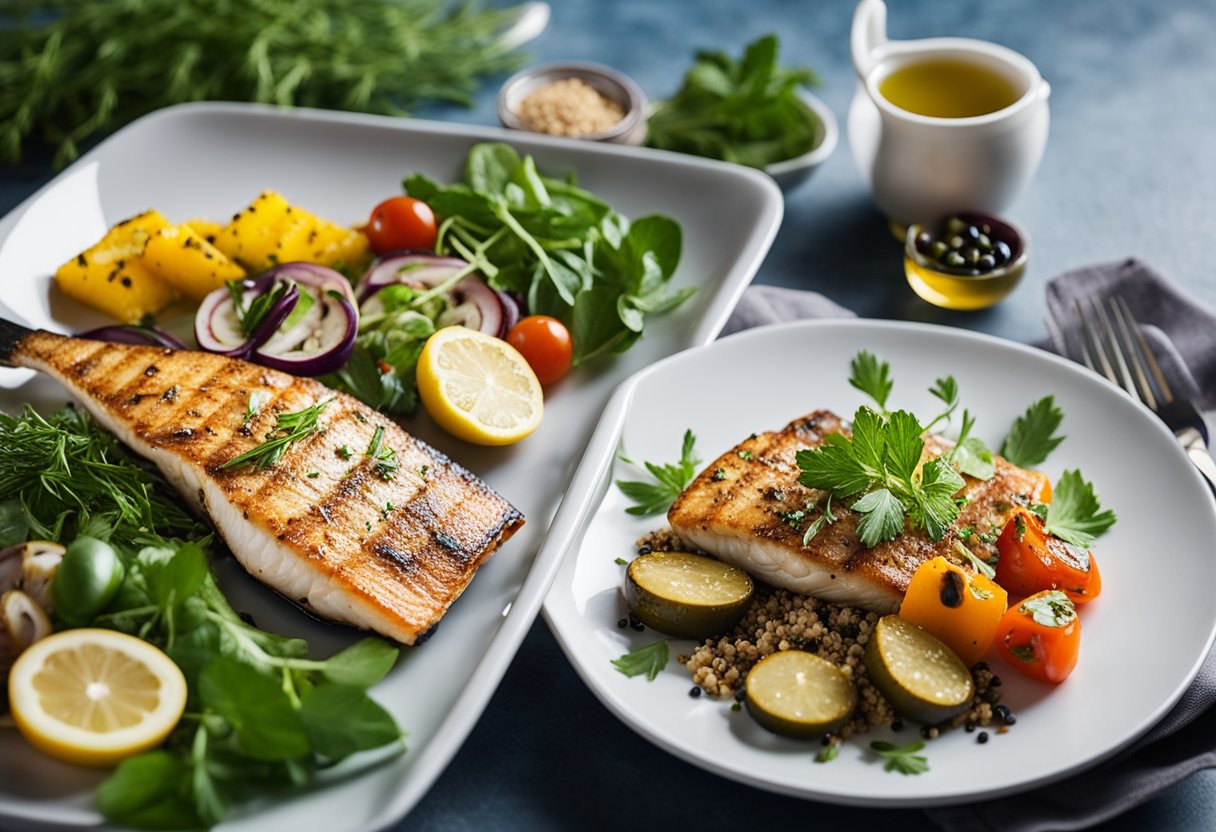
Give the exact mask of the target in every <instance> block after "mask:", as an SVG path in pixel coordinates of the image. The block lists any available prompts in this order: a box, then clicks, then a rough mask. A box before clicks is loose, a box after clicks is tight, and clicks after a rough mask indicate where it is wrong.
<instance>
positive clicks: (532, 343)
mask: <svg viewBox="0 0 1216 832" xmlns="http://www.w3.org/2000/svg"><path fill="white" fill-rule="evenodd" d="M507 343H508V344H510V345H511V346H513V347H515V349H517V350H519V352H520V354H521V355H522V356H523V357H524V359H525V360H527V362H528V366H530V367H531V368H532V372H534V373H536V377H537V378H538V379H540V383H541V384H552V383H553V382H555V381H557V380H558V379H559V378H561V377H562V376H564V375H565V374H566V373H568V372H570V361H571V359H572V358H573V356H574V342H573V341H572V340H570V330H568V329H566V327H565V325H564V324H563V323H562V322H561V321H559V320H557V319H556V318H550V317H549V316H548V315H529V316H528V317H526V318H524V319H523V320H521V321H520V322H519V323H517V324H516V325H515V326H513V327H511V331H510V332H508V333H507Z"/></svg>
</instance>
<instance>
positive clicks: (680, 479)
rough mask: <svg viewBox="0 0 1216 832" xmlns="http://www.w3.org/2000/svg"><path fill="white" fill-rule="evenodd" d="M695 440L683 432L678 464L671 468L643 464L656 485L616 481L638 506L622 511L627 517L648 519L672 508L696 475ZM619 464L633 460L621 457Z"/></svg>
mask: <svg viewBox="0 0 1216 832" xmlns="http://www.w3.org/2000/svg"><path fill="white" fill-rule="evenodd" d="M696 444H697V437H696V435H695V434H693V432H692V431H691V430H686V431H684V441H683V443H681V446H680V461H679V462H678V463H676V464H674V465H672V464H665V465H659V464H657V463H654V462H645V463H643V464H644V465H645V466H646V470H647V471H649V472H650V475H651V476H652V477H654V479H655V482H643V481H640V480H617V481H616V485H617V488H619V489H621V492H622V493H623V494H624V495H625V496H626V497H628V498H629V499H631V500H633V501H634V502H635V503H637V505H633V506H630V507H629V508H627V509H625V511H626V512H628V513H629V514H636V515H641V516H645V515H649V514H662V513H663V512H665V511H667V509H669V508H671V504H672V503H674V502H675V500H676V498H677V497H679V496H680V493H681V492H682V491H683V490H684V489H685V488H687V487H688V484H689V483H690V482H692V478H693V477H695V476H696V474H697V466H698V465H700V464H701V460H699V459H697V449H696ZM621 461H623V462H627V463H629V464H636V463H634V462H633V460H631V459H628V458H626V457H621Z"/></svg>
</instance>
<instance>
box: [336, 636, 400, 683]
mask: <svg viewBox="0 0 1216 832" xmlns="http://www.w3.org/2000/svg"><path fill="white" fill-rule="evenodd" d="M399 652H400V651H399V650H398V649H397V648H396V647H393V646H392V645H390V644H389V643H388V642H387V641H384V640H382V639H378V638H365V639H363V640H362V641H357V642H355V643H354V644H352V645H351V646H350V647H347V648H346V649H345V650H343V651H342V652H341V653H337V654H335V655H334V656H331V657H330V659H329V660H328V661H327V662H325V668H324V669H323V670H322V673H324V674H325V678H326V679H328V680H330V681H331V682H337V683H338V684H340V685H357V686H359V687H364V688H366V687H371V686H372V685H374V684H376V683H377V682H379V681H380V680H381V679H383V678H384V677H385V675H386V674H387V673H388V672H389V671H390V670H392V669H393V664H394V663H396V661H397V655H398V653H399Z"/></svg>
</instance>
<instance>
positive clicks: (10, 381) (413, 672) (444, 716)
mask: <svg viewBox="0 0 1216 832" xmlns="http://www.w3.org/2000/svg"><path fill="white" fill-rule="evenodd" d="M481 141H508V142H510V143H511V144H513V145H514V146H515V147H516V148H517V149H519V150H520V151H521V152H525V153H531V154H533V155H534V156H535V157H536V160H537V165H538V167H539V168H540V169H541V171H542V172H544V173H547V174H549V175H552V176H559V177H560V176H565V175H566V174H567V173H570V172H575V173H576V174H577V176H578V181H579V183H580V184H581V185H583V186H585V187H587V188H589V189H590V190H592V191H593V192H595V193H596V194H597V195H599V196H601V197H603V198H604V199H605V200H607V201H608V202H609V203H611V204H612V205H613V206H614V207H615V208H616V209H617V210H619V211H620V212H621V213H623V214H624V215H626V216H628V217H638V216H642V215H644V214H649V213H654V212H659V213H665V214H670V215H671V216H673V217H674V218H675V219H676V220H677V221H679V223H680V224H681V225H682V226H683V229H684V256H683V259H682V260H681V263H680V267H679V270H678V271H677V273H676V277H675V280H674V281H673V285H676V286H688V285H692V286H697V287H698V288H699V291H698V292H697V294H696V295H695V296H694V297H693V298H692V299H691V300H690V301H689V302H688V303H687V304H685V305H684V306H683V307H681V308H680V309H678V310H676V311H675V312H673V313H671V314H669V315H666V316H660V317H653V318H651V319H649V320H648V321H647V325H646V332H645V335H644V337H643V338H642V340H641V341H639V342H638V343H637V344H636V345H635V346H634V347H633V349H631V350H630V351H629V352H628V353H626V354H624V355H622V356H618V357H611V358H606V359H603V360H597V361H594V362H592V363H591V364H590V365H588V366H586V367H583V368H580V369H579V370H578V371H576V372H575V373H573V374H572V375H571V376H569V377H567V378H566V379H565V380H563V381H562V382H560V383H558V384H557V385H554V386H553V387H552V388H551V389H550V390H549V391H548V396H547V400H546V402H545V420H544V423H543V424H542V425H541V427H540V428H539V429H538V430H537V432H536V433H535V434H533V435H532V436H531V437H529V438H528V439H526V440H525V441H523V442H522V443H520V444H518V445H516V446H513V447H509V448H496V449H493V448H491V449H487V448H478V447H475V446H472V445H467V444H464V443H462V442H459V441H456V440H453V439H451V438H450V437H447V436H445V435H443V434H442V433H440V432H439V431H438V430H437V429H435V428H433V426H432V425H431V424H430V422H429V421H428V420H427V419H426V417H425V416H424V415H416V416H415V417H413V418H411V419H409V420H406V421H405V422H404V426H405V428H406V429H407V430H409V431H411V432H413V433H415V434H416V435H419V436H420V437H422V438H423V439H425V440H426V441H428V442H431V443H432V444H434V445H436V446H437V447H438V448H439V449H440V450H442V451H444V452H445V453H447V454H449V455H450V456H451V457H452V458H453V459H455V460H457V461H458V462H460V463H462V464H463V465H465V466H467V467H468V468H470V469H471V470H472V471H474V472H475V473H477V474H478V475H480V476H481V477H482V478H484V479H485V480H486V481H487V482H488V483H489V484H490V485H491V486H492V487H493V488H495V489H497V490H498V491H499V492H500V493H501V494H503V495H504V496H505V497H506V498H507V499H508V500H510V501H511V502H512V503H514V504H515V505H516V506H517V507H519V509H520V510H521V511H523V512H524V514H525V515H526V516H527V524H526V525H525V526H524V528H523V529H522V530H521V531H520V533H518V534H517V535H516V536H515V537H514V538H512V539H511V540H510V541H509V542H508V543H507V545H506V546H504V547H503V549H502V551H500V552H499V553H498V554H497V555H496V556H495V557H494V558H492V559H491V560H490V561H489V562H488V563H487V564H486V565H485V566H483V567H482V569H481V571H480V573H479V574H478V575H477V577H476V579H475V580H474V581H473V583H472V585H471V586H470V587H469V589H468V591H467V592H465V594H464V596H463V597H462V598H461V599H460V600H459V601H458V602H457V603H456V604H455V606H454V607H453V608H452V610H451V611H450V612H449V613H448V615H447V616H446V617H445V618H444V620H443V622H442V624H441V626H440V627H439V628H438V630H437V631H436V632H435V634H434V636H433V637H432V638H431V639H430V640H429V641H428V642H427V643H426V644H424V645H421V646H420V647H418V648H414V649H408V648H407V649H406V650H405V651H404V653H403V657H402V659H401V661H400V662H399V663H398V665H397V667H396V668H395V669H394V670H393V672H392V673H391V674H390V675H389V677H388V678H387V679H386V680H385V681H384V682H382V683H381V684H380V685H378V686H377V687H376V689H375V692H374V693H375V696H376V698H377V699H378V700H379V701H380V702H381V703H382V704H383V705H384V706H385V707H387V708H388V709H389V710H390V711H391V712H392V713H393V715H394V716H395V717H396V718H397V720H398V722H399V723H400V725H401V726H402V727H403V728H404V729H405V730H406V731H407V732H408V743H409V750H408V752H407V753H405V754H399V755H395V756H389V757H387V758H384V755H381V758H380V759H378V758H376V757H375V755H365V756H364V757H363V758H361V759H355V760H351V761H349V763H348V764H345V765H343V766H341V767H339V768H338V769H337V770H334V771H331V772H328V773H327V775H326V777H325V784H324V785H322V786H321V787H318V788H314V789H311V790H309V791H307V792H304V793H291V794H290V795H285V796H277V797H276V796H267V797H266V798H265V799H264V800H259V801H258V803H257V804H256V805H252V806H246V807H243V808H241V809H238V810H237V811H236V812H235V813H234V815H233V816H232V818H231V819H230V820H229V821H228V822H226V823H225V824H224V826H223V828H225V829H233V830H235V829H250V830H253V829H268V828H274V829H291V828H298V829H322V828H323V829H327V830H332V832H339V830H355V829H371V828H380V827H383V826H385V825H386V824H389V823H391V822H392V821H394V820H396V819H398V818H400V817H401V816H402V815H404V814H405V813H406V812H407V811H409V809H410V807H411V806H413V805H414V803H415V802H417V800H418V799H419V798H420V797H421V796H422V794H423V793H424V792H425V791H426V789H427V787H428V786H429V785H430V784H431V782H432V781H433V780H434V779H435V777H436V776H438V774H439V772H440V771H441V770H442V769H443V767H444V766H445V765H446V764H447V762H448V760H450V759H451V757H452V755H453V754H455V752H456V750H457V748H459V746H460V744H461V742H463V740H464V738H465V736H466V735H467V734H468V732H469V730H470V729H471V728H472V726H473V724H474V723H475V722H476V720H477V718H478V716H479V715H480V714H481V712H482V710H483V708H484V707H485V704H486V702H487V701H488V700H489V698H490V695H491V693H492V692H493V691H494V688H495V687H496V686H497V685H498V682H499V680H500V679H501V678H502V674H503V672H504V671H505V670H506V667H507V665H508V663H509V662H510V660H511V658H512V656H513V655H514V653H515V651H516V649H517V648H518V647H519V643H520V641H521V640H522V639H523V636H524V634H525V633H526V632H527V629H528V626H529V625H530V624H531V622H532V620H533V618H534V617H535V615H536V612H537V610H538V609H539V607H540V603H541V599H542V598H543V596H544V592H545V590H546V589H547V587H548V585H549V583H550V581H551V579H552V576H553V574H554V572H555V571H556V568H557V565H558V562H559V559H560V557H561V555H562V551H563V550H562V548H561V547H560V546H559V545H556V544H558V543H561V542H563V541H565V540H568V539H569V532H568V531H566V532H563V533H560V534H556V535H550V536H548V537H547V536H546V533H547V532H548V531H549V525H550V521H551V520H552V518H553V516H554V513H555V512H556V510H557V507H558V504H559V503H560V502H561V500H562V496H563V494H564V493H565V492H566V490H567V487H568V485H569V484H570V479H571V477H572V475H573V473H574V469H575V466H576V465H577V463H578V460H579V459H580V457H581V455H582V452H583V448H584V447H585V445H586V442H587V439H588V437H589V435H590V433H591V430H592V428H593V427H594V425H595V423H596V421H597V420H598V419H599V417H600V414H601V411H602V410H603V407H604V404H605V402H606V401H607V400H608V398H609V396H610V394H611V392H612V390H613V388H614V387H616V386H617V384H618V383H620V382H621V381H622V380H623V379H624V378H626V377H627V376H628V375H630V374H631V373H633V372H635V371H637V370H639V369H641V368H643V367H645V366H647V365H649V364H651V363H653V362H654V361H656V360H657V359H659V358H662V357H664V356H667V355H670V354H672V353H675V352H678V351H680V350H682V349H685V348H687V347H690V346H694V345H699V344H705V343H708V342H709V341H711V340H712V339H713V338H714V337H715V336H716V335H717V333H718V331H719V330H720V329H721V327H722V325H723V324H724V323H725V321H726V318H727V316H728V315H729V314H730V310H731V308H732V307H733V306H734V303H735V301H736V300H737V299H738V296H739V294H740V293H741V292H742V291H743V289H744V288H745V287H746V286H747V284H748V282H749V281H750V280H751V278H752V276H753V275H754V274H755V272H756V269H757V268H758V267H759V265H760V262H761V261H762V260H763V258H764V255H765V254H766V253H767V251H768V248H769V245H770V244H771V243H772V239H773V236H774V235H775V234H776V231H777V227H778V226H779V225H780V222H781V216H782V200H781V194H780V192H779V191H778V190H777V187H776V186H775V185H774V184H773V182H772V181H771V180H770V179H768V178H767V177H765V176H763V175H762V174H759V173H756V172H754V171H751V170H747V169H745V168H741V167H737V166H730V165H724V164H719V163H713V162H705V161H701V160H697V159H693V158H690V157H684V156H678V155H675V154H668V153H658V152H654V151H647V150H638V149H633V148H623V147H617V146H613V145H603V144H594V143H590V142H579V141H570V140H561V139H550V138H546V137H538V136H533V135H530V134H522V133H507V132H504V131H501V130H497V129H490V128H479V127H467V126H458V125H446V124H436V123H429V122H422V121H409V120H401V119H389V118H380V117H374V116H360V115H349V114H340V113H330V112H320V111H308V110H276V109H273V108H268V107H258V106H250V105H236V104H194V105H185V106H180V107H174V108H171V109H168V110H162V111H160V112H157V113H154V114H153V115H151V116H148V117H146V118H144V119H142V120H140V121H138V122H136V123H134V124H132V125H131V126H129V127H127V128H126V129H124V130H122V131H120V132H119V133H117V134H116V135H114V136H113V137H112V138H110V139H109V140H107V141H106V142H104V143H103V144H102V145H100V146H99V147H98V148H96V149H95V150H94V151H92V152H91V153H89V154H88V155H87V156H85V157H83V158H82V159H80V160H79V161H78V162H76V163H75V164H74V165H72V166H71V167H70V168H69V169H67V170H65V171H64V172H63V173H62V174H61V175H60V176H58V177H57V178H56V179H55V180H54V181H52V182H51V183H50V184H48V185H47V186H46V187H45V188H43V189H42V190H41V191H39V193H37V194H35V195H34V196H33V197H31V198H30V199H29V200H27V201H26V203H25V204H23V205H22V206H21V207H19V208H18V209H17V210H15V211H13V212H12V213H11V214H10V215H9V216H8V217H6V218H5V219H4V220H2V221H0V239H4V243H3V245H2V246H0V275H3V281H2V282H0V302H2V303H3V304H4V305H6V306H7V307H8V308H9V310H11V312H10V313H9V314H11V313H12V312H15V313H16V316H17V317H19V318H20V319H23V322H24V323H27V324H29V325H33V326H41V327H45V328H50V329H56V330H59V331H69V330H71V331H79V330H80V329H82V328H84V327H87V326H89V325H90V324H92V323H94V322H95V316H93V315H90V314H89V313H87V312H85V311H84V310H82V309H81V308H80V307H78V306H76V305H75V304H72V303H70V302H67V301H55V302H54V303H52V299H54V297H55V296H54V295H53V294H52V293H51V292H50V291H49V288H50V275H51V274H52V273H53V272H54V270H55V268H56V267H57V266H58V265H59V264H60V263H62V262H64V261H65V260H67V259H68V258H70V257H72V256H74V255H75V254H76V252H78V251H80V250H81V249H83V248H84V247H86V246H88V245H90V244H92V243H93V242H95V241H96V240H97V239H98V238H99V237H100V236H101V234H102V233H103V232H104V231H105V229H106V227H108V226H109V225H112V224H113V223H115V222H117V221H119V220H121V219H123V218H125V217H128V216H130V215H133V214H136V213H139V212H141V211H144V210H146V209H148V208H152V207H155V208H157V209H158V210H160V211H161V212H162V213H164V214H165V215H166V216H167V217H169V218H170V220H173V221H184V220H187V219H189V218H192V217H210V218H214V219H217V220H221V219H224V218H226V217H228V216H229V215H231V214H232V213H234V212H236V211H237V210H239V209H240V208H241V207H242V206H244V205H246V204H248V203H249V201H250V200H252V199H253V198H254V197H255V196H257V194H258V193H259V192H260V191H262V190H263V189H266V188H270V189H274V190H277V191H279V192H280V193H282V194H283V195H284V196H286V197H287V199H288V200H289V201H290V202H292V203H294V204H298V205H300V206H302V207H304V208H306V209H308V210H310V211H313V212H315V213H317V214H320V215H321V216H324V217H327V218H330V219H334V220H337V221H340V222H347V223H355V222H358V221H362V220H363V219H364V218H365V217H366V216H367V214H368V212H369V211H370V210H371V207H372V206H374V205H375V204H376V203H377V202H379V201H380V200H382V199H384V198H386V197H388V196H391V195H393V194H396V193H400V191H401V184H400V183H401V178H402V176H403V175H404V174H406V173H407V172H409V171H422V172H423V173H426V174H428V175H430V176H432V177H434V178H436V179H438V180H439V181H441V182H450V181H454V180H456V179H458V178H459V177H460V174H461V172H462V168H463V162H464V158H465V155H466V153H467V151H468V149H469V147H471V146H472V145H473V144H475V143H476V142H481ZM3 372H4V375H3V377H0V385H2V386H4V387H7V388H8V389H0V406H3V407H4V408H5V409H6V410H10V411H11V410H15V409H17V408H19V407H20V406H21V404H22V403H24V402H33V403H35V404H36V405H39V406H43V407H49V406H54V405H56V404H62V403H63V402H64V401H65V396H64V393H63V391H62V390H61V389H60V388H58V387H57V386H56V385H54V384H52V383H51V382H48V381H46V380H44V379H41V378H36V379H33V380H29V376H28V374H24V375H23V374H22V373H21V372H20V371H11V370H10V371H3ZM220 573H221V579H222V581H223V584H224V587H225V590H226V591H227V592H228V594H229V597H230V598H231V599H232V600H233V603H234V606H235V607H236V608H237V609H238V610H244V611H248V612H250V613H251V614H252V615H253V616H254V617H255V619H256V621H257V624H258V625H259V626H261V627H263V628H266V629H269V630H273V631H275V632H280V633H286V634H290V635H295V636H302V637H304V638H307V639H309V641H310V642H311V644H312V645H313V648H314V650H315V651H316V652H317V654H318V655H329V654H330V653H332V652H334V651H335V650H337V649H340V648H341V647H342V646H344V645H346V644H348V643H350V642H351V641H352V639H353V638H354V634H353V633H352V632H351V631H349V630H346V629H341V628H336V627H330V626H327V625H324V624H320V623H317V622H313V621H311V620H309V619H307V618H306V617H305V616H304V615H303V614H301V613H300V612H299V611H298V610H297V609H296V608H295V607H293V606H291V605H289V604H287V603H286V602H284V601H282V600H281V599H279V598H278V597H277V596H276V595H274V594H273V593H271V592H269V591H267V590H265V589H263V588H262V587H260V586H259V585H257V584H255V583H254V582H253V581H251V580H249V579H248V578H246V577H245V576H244V575H243V573H241V571H240V569H239V568H238V567H237V566H235V564H233V563H231V561H229V562H226V563H223V564H221V565H220ZM352 775H355V776H352ZM101 776H102V775H99V774H94V773H90V772H84V771H81V770H79V769H75V768H72V767H69V766H65V765H60V764H57V763H54V762H52V761H49V760H47V759H45V758H42V757H41V756H39V755H38V754H36V753H35V752H34V751H32V750H31V749H30V748H29V747H28V746H26V745H25V744H24V743H23V742H22V741H21V739H20V737H18V736H17V734H16V732H15V731H13V730H11V729H0V822H2V823H0V825H3V826H5V828H12V827H13V826H21V827H42V826H55V827H73V826H90V827H92V826H94V825H95V824H97V823H99V818H98V816H97V814H96V812H95V811H94V809H93V808H92V788H93V786H94V785H95V784H96V783H97V782H99V780H100V779H101Z"/></svg>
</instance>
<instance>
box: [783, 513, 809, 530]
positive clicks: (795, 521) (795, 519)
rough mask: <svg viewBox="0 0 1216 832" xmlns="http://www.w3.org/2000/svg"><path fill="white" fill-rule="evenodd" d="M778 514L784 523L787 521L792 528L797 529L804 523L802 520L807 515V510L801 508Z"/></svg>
mask: <svg viewBox="0 0 1216 832" xmlns="http://www.w3.org/2000/svg"><path fill="white" fill-rule="evenodd" d="M777 516H778V517H780V518H781V522H782V523H785V524H786V525H787V526H789V527H790V528H791V529H797V528H798V527H799V526H801V525H802V521H803V519H804V518H805V517H806V511H805V510H804V509H800V508H799V509H794V510H793V511H783V512H780V513H779V514H778V515H777Z"/></svg>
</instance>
